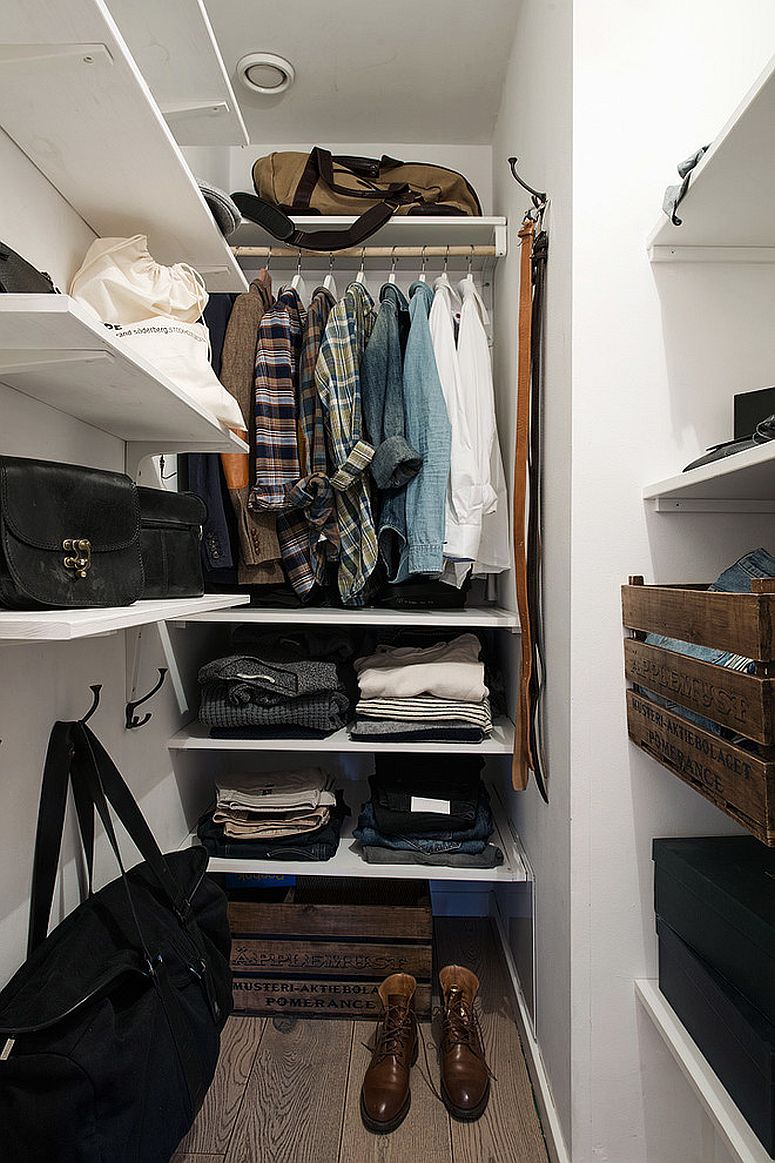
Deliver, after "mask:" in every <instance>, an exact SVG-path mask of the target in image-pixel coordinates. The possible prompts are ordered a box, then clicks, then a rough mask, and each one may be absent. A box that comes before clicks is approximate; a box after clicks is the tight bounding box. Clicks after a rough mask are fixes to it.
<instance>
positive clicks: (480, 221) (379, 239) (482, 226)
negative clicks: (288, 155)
mask: <svg viewBox="0 0 775 1163" xmlns="http://www.w3.org/2000/svg"><path fill="white" fill-rule="evenodd" d="M292 217H293V221H294V223H295V225H296V227H297V228H298V229H301V230H322V229H326V230H341V229H344V228H345V227H348V226H352V224H353V222H355V221H356V219H355V218H354V217H351V216H331V217H329V216H325V217H323V216H321V215H319V214H315V215H293V216H292ZM229 243H230V245H231V246H273V247H278V248H280V247H283V246H284V243H282V242H279V241H278V240H277V239H276V238H274V237H273V236H272V235H271V234H267V232H266V231H265V230H263V229H262V228H261V227H260V226H258V225H257V224H256V223H255V222H249V221H247V220H246V219H244V218H243V220H242V222H241V224H240V225H239V226H238V227H237V229H236V231H235V232H234V233H233V234H230V235H229ZM364 246H366V247H369V246H494V247H495V250H496V255H497V256H498V257H501V256H503V255H505V254H506V253H507V252H508V220H507V219H506V218H502V217H485V218H473V217H467V216H461V217H459V218H458V217H443V216H435V217H434V216H433V215H427V216H425V215H411V216H409V215H397V216H396V217H394V218H391V219H390V221H389V222H387V223H386V224H385V225H384V226H383V227H382V229H381V230H379V231H378V232H377V233H376V234H374V235H372V237H371V238H369V239H367V241H366V242H365V243H364ZM240 261H241V262H242V263H243V264H244V265H245V266H248V267H255V266H257V265H259V264H260V263H261V262H262V261H263V260H261V259H257V258H250V257H243V258H241V259H240ZM357 261H358V260H356V259H354V258H353V257H352V256H350V257H349V258H347V257H343V258H341V259H340V260H338V262H339V265H342V266H344V267H347V266H353V264H356V263H357ZM378 261H379V265H380V267H383V268H384V267H386V266H388V265H389V262H390V260H389V259H380V260H378ZM418 261H419V260H417V259H413V260H409V259H403V260H402V259H398V272H399V274H400V273H401V271H405V270H407V269H409V265H408V264H409V263H410V262H412V263H413V264H414V266H417V263H418ZM442 261H443V260H442V259H440V258H436V259H428V265H429V268H430V269H433V268H434V267H439V266H440V264H441V263H442ZM295 262H296V260H295V259H289V258H285V259H283V258H273V259H272V266H273V267H275V266H276V267H277V268H280V267H283V266H285V267H288V268H290V267H292V266H293V267H295ZM466 262H467V260H466V259H465V258H460V257H458V258H454V257H453V258H450V260H449V267H450V269H455V270H462V269H465V267H466ZM492 262H493V259H492V258H485V259H482V258H476V257H475V258H474V260H473V266H474V267H475V268H476V269H481V268H482V266H484V265H486V264H488V263H489V264H492ZM303 265H304V268H306V269H320V270H323V269H326V270H327V269H328V255H320V256H317V255H305V256H304V260H303ZM367 265H368V261H367Z"/></svg>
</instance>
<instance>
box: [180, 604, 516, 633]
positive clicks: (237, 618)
mask: <svg viewBox="0 0 775 1163" xmlns="http://www.w3.org/2000/svg"><path fill="white" fill-rule="evenodd" d="M188 621H190V622H223V623H227V624H228V623H230V622H236V623H239V624H245V623H256V624H265V623H270V624H273V625H277V626H282V625H293V626H348V627H353V626H406V627H410V626H414V627H416V626H419V627H425V626H447V627H452V628H454V629H460V630H471V629H474V628H475V627H476V628H489V627H494V628H500V627H507V628H509V629H511V630H512V631H513V632H514V633H519V629H518V618H517V615H516V614H515V613H514V612H513V611H511V610H503V609H500V608H499V607H497V606H486V607H482V608H481V609H477V608H476V607H469V608H468V609H467V610H387V609H380V608H368V609H358V610H339V609H333V608H331V609H329V608H325V607H320V606H316V607H310V608H308V609H295V610H294V609H276V608H271V607H267V608H265V609H259V608H258V607H256V606H251V607H250V608H248V609H243V610H239V611H237V610H220V611H218V612H216V613H211V614H198V615H197V617H196V618H189V619H188Z"/></svg>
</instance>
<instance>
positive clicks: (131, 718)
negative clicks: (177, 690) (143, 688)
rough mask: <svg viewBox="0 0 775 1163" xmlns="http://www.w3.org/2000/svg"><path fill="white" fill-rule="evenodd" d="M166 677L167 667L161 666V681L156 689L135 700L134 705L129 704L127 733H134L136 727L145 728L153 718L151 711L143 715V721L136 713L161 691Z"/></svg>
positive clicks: (156, 685)
mask: <svg viewBox="0 0 775 1163" xmlns="http://www.w3.org/2000/svg"><path fill="white" fill-rule="evenodd" d="M166 677H167V667H166V666H160V667H159V681H158V682H157V683H156V684H155V686H154V687H152V689H151V690H149V691H148V694H147V695H143V697H142V698H141V699H135V701H134V702H133V703H127V705H126V719H125V722H124V726H125V727H126V729H127V731H132V730H134V728H135V727H144V726H145V724H146V723H147V722H148V720H149V719H150V718H151V712H150V711H146V713H145V714H144V715H143V717H142V719H141V718H139V717H138V716H137V715H136V714H135V711H136V710H137V708H138V707H141V706H142V705H143V703H147V702H148V700H149V699H152V698H153V696H154V695H155V694H156V692H157V691H160V690H161V688H162V687H163V686H164V680H165V678H166Z"/></svg>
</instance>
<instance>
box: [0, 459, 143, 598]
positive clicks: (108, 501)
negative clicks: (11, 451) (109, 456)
mask: <svg viewBox="0 0 775 1163" xmlns="http://www.w3.org/2000/svg"><path fill="white" fill-rule="evenodd" d="M142 592H143V566H142V561H141V558H140V505H139V502H138V497H137V488H136V487H135V485H134V484H133V482H132V481H131V480H130V479H129V477H128V476H125V475H124V473H117V472H105V471H103V470H101V469H95V468H85V467H83V466H82V465H72V464H55V463H53V462H52V461H46V460H28V459H26V458H22V457H17V456H2V457H0V605H2V606H7V607H9V608H10V609H14V610H35V609H78V608H81V607H88V606H129V605H131V604H132V602H135V601H137V599H138V598H139V597H141V596H142Z"/></svg>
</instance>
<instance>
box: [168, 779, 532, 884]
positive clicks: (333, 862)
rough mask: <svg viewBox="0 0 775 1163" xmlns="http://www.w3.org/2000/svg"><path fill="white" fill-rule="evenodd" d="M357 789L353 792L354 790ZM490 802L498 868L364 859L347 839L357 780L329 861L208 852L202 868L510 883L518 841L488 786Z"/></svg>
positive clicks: (361, 793)
mask: <svg viewBox="0 0 775 1163" xmlns="http://www.w3.org/2000/svg"><path fill="white" fill-rule="evenodd" d="M356 789H357V791H356ZM489 791H490V802H491V805H492V814H493V821H494V823H495V832H494V834H493V836H492V839H491V842H492V843H493V844H496V845H497V846H498V848H500V849H501V851H502V852H503V856H504V862H503V864H501V865H500V867H498V868H444V867H443V866H441V865H432V866H431V865H424V864H367V863H366V861H365V860H364V859H363V857H362V856H361V855H360V845H359V844H358V841H357V840H354V839H353V828H354V827H355V826H356V824H357V821H358V812H359V810H360V805H361V803H362V801H363V800H365V799H367V798H368V794H369V793H368V788H367V787H365V786H361V785H357V784H356V785H354V787H353V788H352V789H351V787H350V786H348V785H345V799H346V800H347V803H348V804H349V806H350V811H351V813H352V814H351V815H350V816H349V817H348V818H347V819H346V820H345V822H344V825H343V827H342V835H341V839H340V841H339V847H338V849H337V851H336V855H335V856H333V857H332V858H331V859H330V860H322V861H315V862H314V863H311V862H309V861H302V860H249V859H246V858H244V857H240V856H233V857H232V856H229V857H224V856H211V857H210V863H209V865H208V869H207V870H208V872H243V873H264V874H266V873H273V874H275V875H276V874H277V873H279V872H282V873H285V874H287V875H289V876H357V877H375V878H382V877H387V878H389V879H390V880H458V881H460V880H464V881H479V882H485V883H493V882H494V883H504V882H505V883H514V882H515V881H524V880H527V879H528V875H527V869H526V868H525V865H524V863H523V861H522V858H521V856H520V850H519V845H518V844H517V842H516V841H515V839H514V834H513V832H512V829H511V826H510V824H509V822H508V819H507V817H506V813H505V811H504V809H503V805H502V803H501V801H500V798H499V797H498V794H497V792H495V791H494V790H493V789H492V787H491V788H490V789H489ZM198 843H199V841H198V839H197V836H196V833H192V835H191V836H189V837H188V839H187V840H186V841H185V843H184V845H183V846H184V847H189V846H190V845H192V844H198Z"/></svg>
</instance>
